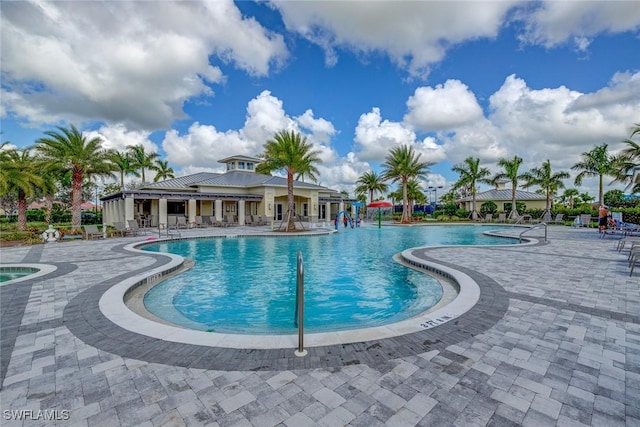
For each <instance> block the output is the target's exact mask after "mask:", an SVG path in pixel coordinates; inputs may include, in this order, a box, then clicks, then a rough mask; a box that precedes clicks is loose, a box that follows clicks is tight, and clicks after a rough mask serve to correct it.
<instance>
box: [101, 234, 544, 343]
mask: <svg viewBox="0 0 640 427" xmlns="http://www.w3.org/2000/svg"><path fill="white" fill-rule="evenodd" d="M485 233H486V234H490V235H494V236H498V237H503V238H511V239H513V238H514V237H513V236H504V235H500V234H496V233H492V232H491V231H487V232H485ZM307 236H309V235H308V234H307ZM221 237H222V236H221ZM233 237H243V236H241V235H233ZM247 237H262V236H256V235H248V236H247ZM293 237H297V236H293ZM200 238H207V237H200ZM222 238H225V237H222ZM226 238H229V237H226ZM174 240H176V239H174ZM180 240H191V239H190V238H188V237H185V238H182V239H180ZM523 240H525V239H523ZM155 242H157V241H154V243H155ZM149 243H151V242H136V243H132V244H129V245H126V246H124V248H123V249H124V250H125V251H131V252H134V253H138V254H144V255H149V252H146V251H143V250H141V249H139V247H141V246H144V245H146V244H149ZM536 243H537V240H536V239H534V238H530V237H529V238H526V243H522V244H521V245H530V244H536ZM468 246H471V247H473V246H484V245H468ZM491 246H492V247H494V246H505V245H491ZM508 246H511V245H508ZM436 247H437V248H442V247H449V246H447V245H439V246H425V247H414V248H409V249H405V250H403V251H401V252H400V253H399V254H398V255H399V256H400V258H401V259H402V260H403V261H404V262H406V263H407V264H408V265H405V267H408V268H412V267H413V268H415V269H418V270H422V271H423V272H424V273H425V274H435V275H437V276H441V277H444V278H445V279H447V280H450V281H451V282H452V283H453V284H454V286H456V287H457V290H458V295H457V296H456V298H455V299H454V300H453V301H451V302H449V303H448V304H446V305H445V306H443V307H439V308H436V309H435V310H427V311H426V312H423V313H421V314H419V315H417V316H414V317H411V318H409V319H405V320H402V321H400V322H395V323H391V324H388V325H383V326H377V327H371V328H360V329H350V330H344V331H333V332H318V333H305V335H304V344H305V346H306V347H323V346H332V345H340V344H353V343H359V342H364V341H371V340H383V339H388V338H395V337H399V336H403V335H407V334H412V333H415V332H419V331H423V330H425V329H430V328H433V327H435V326H439V325H443V324H445V323H447V322H449V321H451V320H454V319H456V318H459V317H460V316H462V315H463V314H465V313H466V312H468V311H469V310H471V309H472V308H473V307H474V306H475V305H476V303H477V302H478V300H479V298H480V287H479V286H478V284H477V283H476V281H475V280H473V279H472V278H471V277H470V276H469V275H467V274H466V273H464V272H462V271H460V270H459V269H456V268H452V267H448V266H446V265H444V264H441V263H438V262H434V261H427V260H425V259H423V258H420V257H418V256H415V255H414V251H416V250H420V249H428V248H436ZM451 247H455V245H452V246H451ZM162 255H164V256H167V257H169V258H170V261H169V262H168V263H166V264H164V265H162V266H159V267H156V268H154V269H152V270H149V271H145V272H141V273H139V274H137V275H134V276H132V277H130V278H127V279H125V280H123V281H121V282H119V283H117V284H116V285H114V286H112V287H110V288H109V289H108V290H107V291H106V292H104V293H103V294H102V296H101V297H100V299H99V302H98V304H99V308H100V311H101V312H102V314H103V315H104V316H105V317H106V318H107V319H108V320H109V321H111V322H113V323H114V324H116V325H117V326H119V327H120V328H122V329H125V330H127V331H129V332H133V333H135V334H140V335H143V336H146V337H149V338H154V339H159V340H162V341H166V342H172V343H177V344H191V345H198V346H205V347H221V348H228V349H257V350H269V349H283V348H295V347H297V346H298V335H297V333H294V334H284V335H262V334H261V335H249V334H227V333H218V332H206V331H197V330H192V329H186V328H183V327H179V326H173V325H169V324H164V323H159V322H156V321H154V320H151V319H150V318H146V317H144V316H143V315H140V314H139V313H136V312H134V311H133V310H132V309H130V308H129V307H128V306H127V305H126V302H125V301H126V299H127V297H128V296H129V295H130V294H131V292H132V291H133V290H135V289H136V288H138V287H140V286H143V285H148V284H150V283H151V284H154V283H157V282H159V281H161V280H163V279H164V277H165V276H166V275H168V274H171V273H173V272H175V271H177V270H179V269H180V268H182V266H183V265H184V262H185V259H184V258H183V257H181V256H179V255H174V254H168V253H162ZM396 262H397V261H396ZM436 307H437V305H436Z"/></svg>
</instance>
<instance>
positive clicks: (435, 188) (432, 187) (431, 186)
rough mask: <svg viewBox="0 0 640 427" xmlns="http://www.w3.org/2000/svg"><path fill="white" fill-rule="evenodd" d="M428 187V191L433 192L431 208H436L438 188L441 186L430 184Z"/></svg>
mask: <svg viewBox="0 0 640 427" xmlns="http://www.w3.org/2000/svg"><path fill="white" fill-rule="evenodd" d="M428 188H429V191H433V193H434V199H435V201H434V202H433V209H434V210H436V209H437V208H438V188H440V189H442V188H443V186H442V185H438V186H434V185H430V186H429V187H428Z"/></svg>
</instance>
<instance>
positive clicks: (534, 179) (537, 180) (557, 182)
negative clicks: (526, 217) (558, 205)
mask: <svg viewBox="0 0 640 427" xmlns="http://www.w3.org/2000/svg"><path fill="white" fill-rule="evenodd" d="M570 176H571V175H569V172H565V171H562V172H556V173H553V172H552V170H551V161H549V160H547V161H545V162H542V165H541V166H540V167H539V168H533V169H531V170H530V171H529V172H527V173H525V174H524V179H525V180H526V186H527V187H530V186H532V185H537V186H539V187H540V188H541V189H542V190H543V191H544V193H545V194H546V196H547V203H546V209H545V212H544V216H545V217H550V216H551V195H552V194H554V193H555V192H557V191H558V190H559V189H560V188H564V183H563V182H562V180H563V179H567V178H569V177H570Z"/></svg>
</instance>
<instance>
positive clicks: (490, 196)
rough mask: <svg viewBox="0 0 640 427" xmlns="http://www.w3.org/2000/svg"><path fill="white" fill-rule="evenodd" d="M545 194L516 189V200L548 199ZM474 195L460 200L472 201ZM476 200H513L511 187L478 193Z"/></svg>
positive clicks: (459, 200)
mask: <svg viewBox="0 0 640 427" xmlns="http://www.w3.org/2000/svg"><path fill="white" fill-rule="evenodd" d="M546 199H547V196H545V195H544V194H538V193H532V192H531V191H524V190H516V200H546ZM472 200H473V197H471V196H467V197H463V198H461V199H458V202H470V201H472ZM476 201H508V202H510V201H511V189H510V188H508V189H506V190H496V189H493V190H489V191H483V192H482V193H478V194H476Z"/></svg>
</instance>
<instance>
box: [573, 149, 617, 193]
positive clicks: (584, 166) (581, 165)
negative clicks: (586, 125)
mask: <svg viewBox="0 0 640 427" xmlns="http://www.w3.org/2000/svg"><path fill="white" fill-rule="evenodd" d="M613 163H614V157H613V156H611V155H610V154H609V151H608V149H607V144H601V145H598V146H596V147H595V148H594V149H593V150H591V151H587V152H585V153H582V157H581V159H580V161H579V162H578V163H576V164H575V165H573V166H571V169H573V170H577V171H580V173H578V175H576V179H575V181H574V183H575V185H578V186H580V185H582V180H583V179H584V178H585V177H587V178H591V177H596V176H597V177H598V203H600V204H603V203H604V189H603V178H604V176H605V175H608V176H613V177H614V178H615V177H616V172H615V170H614V167H613Z"/></svg>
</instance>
